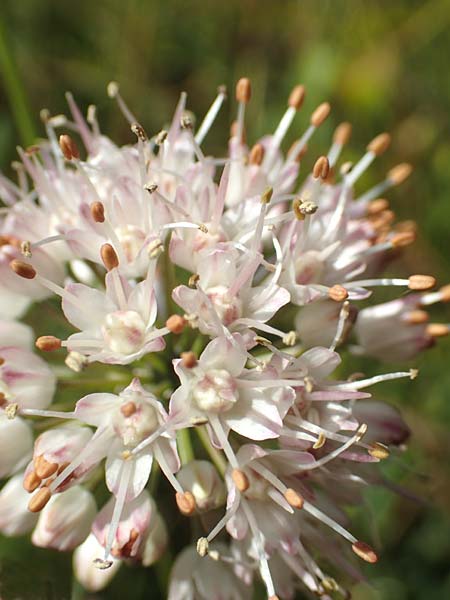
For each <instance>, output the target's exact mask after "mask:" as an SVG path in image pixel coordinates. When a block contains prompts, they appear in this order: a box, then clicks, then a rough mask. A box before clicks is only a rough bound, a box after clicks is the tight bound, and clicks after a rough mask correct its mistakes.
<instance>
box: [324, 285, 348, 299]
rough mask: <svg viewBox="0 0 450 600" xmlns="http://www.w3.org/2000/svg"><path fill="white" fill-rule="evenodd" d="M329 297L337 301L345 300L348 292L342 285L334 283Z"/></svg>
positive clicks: (329, 291)
mask: <svg viewBox="0 0 450 600" xmlns="http://www.w3.org/2000/svg"><path fill="white" fill-rule="evenodd" d="M328 297H329V298H330V299H331V300H334V301H335V302H343V301H344V300H346V299H347V298H348V292H347V290H346V289H345V288H344V287H342V285H333V286H332V287H330V289H329V290H328Z"/></svg>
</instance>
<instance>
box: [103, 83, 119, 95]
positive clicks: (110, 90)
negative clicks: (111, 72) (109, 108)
mask: <svg viewBox="0 0 450 600" xmlns="http://www.w3.org/2000/svg"><path fill="white" fill-rule="evenodd" d="M106 93H107V94H108V96H109V98H115V97H116V96H117V94H118V93H119V84H118V83H117V81H110V82H109V83H108V85H107V86H106Z"/></svg>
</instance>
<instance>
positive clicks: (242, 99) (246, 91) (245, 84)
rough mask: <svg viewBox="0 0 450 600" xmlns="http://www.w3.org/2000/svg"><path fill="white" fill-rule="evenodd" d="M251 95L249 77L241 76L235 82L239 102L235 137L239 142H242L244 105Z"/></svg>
mask: <svg viewBox="0 0 450 600" xmlns="http://www.w3.org/2000/svg"><path fill="white" fill-rule="evenodd" d="M251 96H252V86H251V83H250V79H248V78H247V77H242V78H241V79H239V81H238V82H237V84H236V100H237V101H238V103H239V106H238V115H237V126H236V137H237V139H238V140H239V143H242V142H243V137H242V136H243V132H244V118H245V106H246V105H247V104H248V103H249V102H250V98H251Z"/></svg>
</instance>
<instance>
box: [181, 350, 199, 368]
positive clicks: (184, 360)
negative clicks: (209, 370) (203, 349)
mask: <svg viewBox="0 0 450 600" xmlns="http://www.w3.org/2000/svg"><path fill="white" fill-rule="evenodd" d="M180 356H181V364H182V365H183V367H185V368H186V369H193V368H194V367H195V366H196V365H197V357H196V356H195V354H194V353H193V352H192V351H189V352H182V353H181V355H180Z"/></svg>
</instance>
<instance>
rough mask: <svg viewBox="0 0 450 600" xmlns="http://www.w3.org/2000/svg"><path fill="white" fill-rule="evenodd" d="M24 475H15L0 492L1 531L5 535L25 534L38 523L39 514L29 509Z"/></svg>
mask: <svg viewBox="0 0 450 600" xmlns="http://www.w3.org/2000/svg"><path fill="white" fill-rule="evenodd" d="M22 480H23V476H22V475H15V476H14V477H12V478H11V479H10V480H9V481H7V482H6V484H5V485H4V487H3V488H2V490H1V492H0V531H1V532H2V533H3V534H4V535H24V534H26V533H29V532H30V531H31V530H32V529H33V527H34V526H35V524H36V521H37V515H35V514H33V513H32V512H30V511H29V510H28V500H29V497H28V494H27V492H26V491H25V490H24V489H23V486H22Z"/></svg>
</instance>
